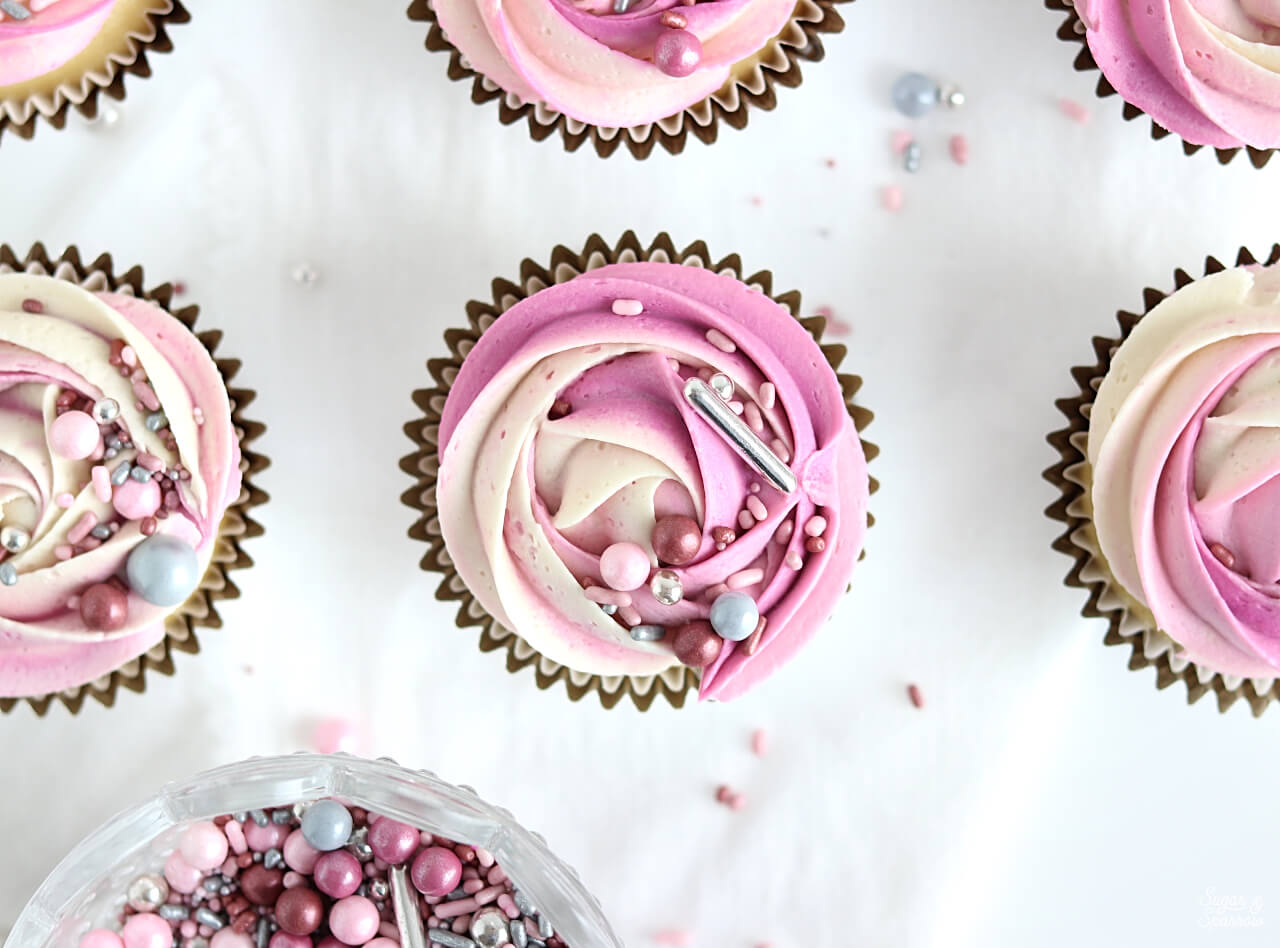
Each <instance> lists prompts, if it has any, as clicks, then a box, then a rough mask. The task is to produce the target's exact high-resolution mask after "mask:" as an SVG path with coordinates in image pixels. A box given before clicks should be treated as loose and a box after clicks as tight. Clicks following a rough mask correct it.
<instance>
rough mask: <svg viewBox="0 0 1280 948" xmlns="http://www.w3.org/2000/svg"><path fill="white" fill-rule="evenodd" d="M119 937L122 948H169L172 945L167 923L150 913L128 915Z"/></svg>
mask: <svg viewBox="0 0 1280 948" xmlns="http://www.w3.org/2000/svg"><path fill="white" fill-rule="evenodd" d="M120 935H121V937H122V939H123V941H124V948H170V946H171V945H172V944H173V929H172V928H170V927H169V923H168V922H166V921H165V920H164V919H163V918H161V917H160V916H159V915H152V914H151V913H150V912H146V913H141V914H138V915H130V916H129V918H128V919H126V920H125V923H124V929H123V930H122V931H121V933H120Z"/></svg>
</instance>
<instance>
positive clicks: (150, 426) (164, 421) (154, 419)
mask: <svg viewBox="0 0 1280 948" xmlns="http://www.w3.org/2000/svg"><path fill="white" fill-rule="evenodd" d="M142 423H143V424H144V425H146V427H147V430H148V431H159V430H160V429H161V428H167V427H168V426H169V419H168V418H166V417H165V414H164V412H162V411H153V412H152V413H151V414H149V415H147V417H146V418H144V419H142Z"/></svg>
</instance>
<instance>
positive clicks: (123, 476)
mask: <svg viewBox="0 0 1280 948" xmlns="http://www.w3.org/2000/svg"><path fill="white" fill-rule="evenodd" d="M131 466H132V465H130V464H129V462H128V461H125V462H124V463H122V464H120V465H119V466H118V467H116V469H115V470H114V471H112V472H111V483H113V484H115V485H116V487H119V486H120V485H121V484H123V483H124V482H125V481H127V480H128V479H129V468H130V467H131ZM240 822H244V821H243V820H241V821H240Z"/></svg>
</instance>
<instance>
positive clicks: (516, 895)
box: [511, 889, 538, 915]
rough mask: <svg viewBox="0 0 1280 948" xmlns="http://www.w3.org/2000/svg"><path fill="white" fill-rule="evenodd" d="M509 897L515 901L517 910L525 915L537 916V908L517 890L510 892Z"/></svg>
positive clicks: (527, 897)
mask: <svg viewBox="0 0 1280 948" xmlns="http://www.w3.org/2000/svg"><path fill="white" fill-rule="evenodd" d="M511 897H512V898H513V899H515V903H516V908H518V909H519V910H520V911H521V912H523V913H524V914H525V915H537V914H538V909H537V907H535V906H534V904H533V902H532V901H530V899H529V896H527V895H525V894H524V893H523V892H521V891H520V890H519V889H516V890H515V891H514V892H512V893H511Z"/></svg>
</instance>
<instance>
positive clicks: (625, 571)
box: [600, 542, 649, 592]
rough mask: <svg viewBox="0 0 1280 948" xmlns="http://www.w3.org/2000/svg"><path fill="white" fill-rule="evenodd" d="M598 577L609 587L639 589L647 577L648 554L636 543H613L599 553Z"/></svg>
mask: <svg viewBox="0 0 1280 948" xmlns="http://www.w3.org/2000/svg"><path fill="white" fill-rule="evenodd" d="M600 578H601V579H602V580H604V582H605V585H606V586H608V587H609V588H610V589H617V590H621V591H622V592H630V591H631V590H633V589H639V588H640V587H641V586H643V585H644V581H645V580H646V579H648V578H649V554H648V553H646V552H645V551H644V547H642V546H641V545H640V544H638V543H626V542H623V543H614V544H613V545H612V546H610V547H608V548H607V549H606V550H605V551H604V552H603V553H601V554H600Z"/></svg>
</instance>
